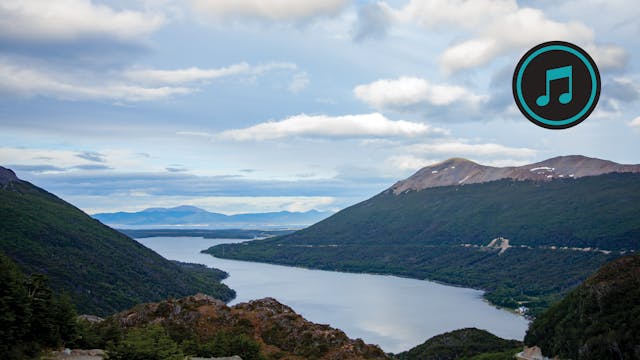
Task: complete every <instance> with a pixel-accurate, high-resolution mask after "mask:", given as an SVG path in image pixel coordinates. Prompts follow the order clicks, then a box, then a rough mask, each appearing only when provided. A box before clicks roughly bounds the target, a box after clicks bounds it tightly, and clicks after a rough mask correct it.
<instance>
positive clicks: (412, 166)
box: [385, 155, 439, 171]
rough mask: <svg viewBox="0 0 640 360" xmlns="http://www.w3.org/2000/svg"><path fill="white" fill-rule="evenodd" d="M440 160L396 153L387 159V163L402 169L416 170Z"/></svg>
mask: <svg viewBox="0 0 640 360" xmlns="http://www.w3.org/2000/svg"><path fill="white" fill-rule="evenodd" d="M438 161H439V160H431V159H424V158H421V157H417V156H413V155H396V156H391V157H389V158H387V159H386V161H385V162H386V163H387V164H388V165H389V166H390V167H392V168H395V169H398V170H401V171H408V170H410V171H415V170H417V169H421V168H423V167H425V166H427V165H430V164H435V163H437V162H438Z"/></svg>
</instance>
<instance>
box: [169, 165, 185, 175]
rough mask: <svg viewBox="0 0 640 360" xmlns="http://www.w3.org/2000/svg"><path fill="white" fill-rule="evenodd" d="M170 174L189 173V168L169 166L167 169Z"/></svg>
mask: <svg viewBox="0 0 640 360" xmlns="http://www.w3.org/2000/svg"><path fill="white" fill-rule="evenodd" d="M165 169H166V170H167V171H168V172H172V173H179V172H186V171H189V170H188V169H187V168H185V167H183V166H181V165H171V166H167V167H166V168H165Z"/></svg>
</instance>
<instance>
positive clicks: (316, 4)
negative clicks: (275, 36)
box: [191, 0, 350, 22]
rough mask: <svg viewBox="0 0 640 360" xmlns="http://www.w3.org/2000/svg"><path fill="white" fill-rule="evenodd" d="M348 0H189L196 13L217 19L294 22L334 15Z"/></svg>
mask: <svg viewBox="0 0 640 360" xmlns="http://www.w3.org/2000/svg"><path fill="white" fill-rule="evenodd" d="M349 3H350V1H349V0H304V1H300V0H215V1H208V0H192V1H191V5H192V6H193V8H194V10H195V11H196V12H200V13H205V14H207V15H209V16H210V17H213V18H214V19H217V20H227V19H230V18H231V19H233V18H249V19H260V20H269V21H291V22H297V21H301V20H306V19H310V18H314V17H318V16H328V15H335V14H337V13H338V12H340V10H342V9H343V8H344V7H345V6H346V5H347V4H349Z"/></svg>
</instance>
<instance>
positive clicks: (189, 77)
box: [123, 62, 298, 85]
mask: <svg viewBox="0 0 640 360" xmlns="http://www.w3.org/2000/svg"><path fill="white" fill-rule="evenodd" d="M297 68H298V67H297V65H296V64H293V63H285V62H280V63H277V62H276V63H267V64H261V65H255V66H251V65H249V64H247V63H245V62H242V63H238V64H233V65H230V66H227V67H222V68H213V69H201V68H198V67H191V68H186V69H175V70H158V69H130V70H126V71H125V72H124V74H123V77H124V78H126V79H129V80H133V81H136V82H140V83H144V84H164V85H176V84H186V83H194V82H202V81H206V80H213V79H217V78H222V77H228V76H234V75H260V74H263V73H265V72H267V71H272V70H296V69H297Z"/></svg>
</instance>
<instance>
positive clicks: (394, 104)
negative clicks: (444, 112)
mask: <svg viewBox="0 0 640 360" xmlns="http://www.w3.org/2000/svg"><path fill="white" fill-rule="evenodd" d="M353 92H354V94H355V95H356V97H357V98H358V99H360V100H362V101H364V102H366V103H367V104H369V105H371V106H373V107H374V108H378V109H380V108H403V107H407V106H413V105H418V104H427V105H435V106H444V105H451V104H453V103H457V102H465V103H471V104H477V103H481V102H483V101H485V100H486V97H485V96H480V95H476V94H474V93H472V92H471V91H470V90H468V89H466V88H464V87H461V86H455V85H439V84H431V83H430V82H428V81H427V80H425V79H421V78H415V77H401V78H398V79H386V80H385V79H383V80H377V81H374V82H372V83H370V84H365V85H358V86H356V87H355V89H354V90H353Z"/></svg>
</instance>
